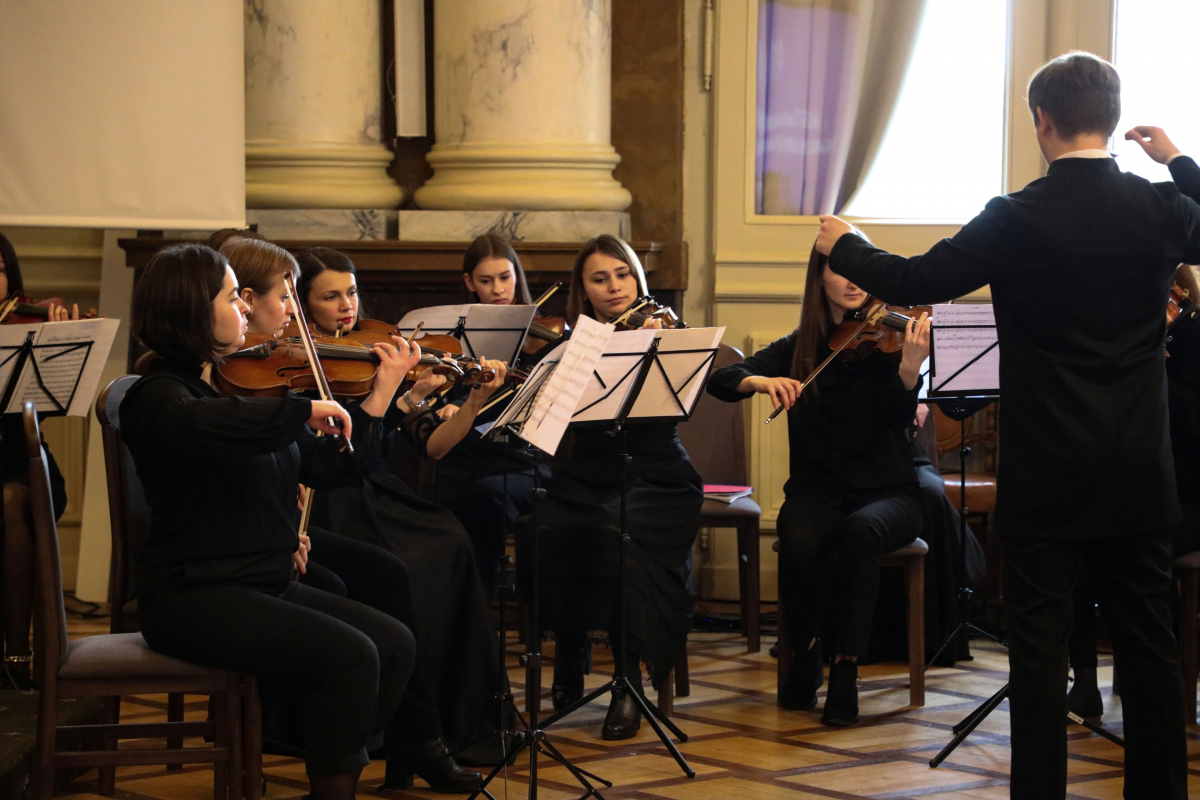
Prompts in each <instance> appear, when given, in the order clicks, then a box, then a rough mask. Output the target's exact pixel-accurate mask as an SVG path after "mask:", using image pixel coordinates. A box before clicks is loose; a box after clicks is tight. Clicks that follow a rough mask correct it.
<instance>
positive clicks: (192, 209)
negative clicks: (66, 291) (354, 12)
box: [0, 0, 246, 230]
mask: <svg viewBox="0 0 1200 800" xmlns="http://www.w3.org/2000/svg"><path fill="white" fill-rule="evenodd" d="M242 13H243V12H242V0H170V2H163V0H103V2H98V1H97V0H0V224H2V225H35V226H37V225H43V226H67V227H93V228H141V229H165V228H185V229H187V228H190V229H201V230H206V229H207V230H211V229H214V228H224V227H233V226H237V227H241V226H242V225H244V224H245V218H246V188H245V183H246V168H245V122H244V119H245V107H244V103H245V100H244V96H245V95H244V84H243V48H242V39H243V33H242Z"/></svg>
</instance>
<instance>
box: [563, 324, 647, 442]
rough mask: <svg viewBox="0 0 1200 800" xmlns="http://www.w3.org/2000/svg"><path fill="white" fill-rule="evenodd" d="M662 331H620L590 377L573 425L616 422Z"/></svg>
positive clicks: (613, 336)
mask: <svg viewBox="0 0 1200 800" xmlns="http://www.w3.org/2000/svg"><path fill="white" fill-rule="evenodd" d="M658 333H659V331H657V330H654V329H653V328H640V329H638V330H635V331H617V332H616V333H614V334H613V335H612V337H611V338H610V339H609V340H608V345H607V346H606V347H605V348H604V357H603V358H601V359H600V363H599V364H597V365H596V369H595V371H594V372H593V373H592V374H591V375H589V376H588V385H587V388H586V389H585V390H584V392H583V397H582V398H580V401H579V406H578V408H577V409H576V410H575V416H574V418H573V419H572V421H573V422H596V421H600V420H608V419H615V418H616V416H617V414H619V413H620V411H621V408H622V407H623V406H624V405H625V398H626V397H628V396H629V392H630V391H631V390H632V389H633V384H634V382H635V380H636V378H637V371H638V367H639V366H640V365H641V363H642V360H643V357H644V356H645V355H646V351H647V350H649V349H650V344H651V343H652V342H653V341H654V339H655V337H656V335H657V334H658Z"/></svg>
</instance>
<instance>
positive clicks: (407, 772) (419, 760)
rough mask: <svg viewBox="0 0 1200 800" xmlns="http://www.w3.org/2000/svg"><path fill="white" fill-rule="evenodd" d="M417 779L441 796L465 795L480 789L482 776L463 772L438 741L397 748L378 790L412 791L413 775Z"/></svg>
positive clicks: (441, 742) (443, 744) (388, 760)
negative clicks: (417, 777)
mask: <svg viewBox="0 0 1200 800" xmlns="http://www.w3.org/2000/svg"><path fill="white" fill-rule="evenodd" d="M414 775H417V776H420V777H421V778H422V779H423V780H424V781H425V782H426V783H428V784H429V788H430V789H432V790H433V791H435V792H440V793H441V794H468V793H470V792H473V791H475V790H476V789H478V788H479V784H481V783H483V776H482V775H480V774H479V773H478V772H472V771H471V770H467V769H463V768H462V767H460V766H459V765H458V763H457V762H456V761H455V760H454V756H452V755H450V751H449V750H447V749H446V744H445V742H443V741H442V740H441V739H430V740H429V741H427V742H419V743H417V744H404V745H399V746H398V747H396V748H394V749H393V752H392V755H390V756H388V759H387V770H386V772H385V773H384V779H383V786H381V787H380V788H381V789H390V790H393V791H402V790H405V789H411V788H412V786H413V776H414Z"/></svg>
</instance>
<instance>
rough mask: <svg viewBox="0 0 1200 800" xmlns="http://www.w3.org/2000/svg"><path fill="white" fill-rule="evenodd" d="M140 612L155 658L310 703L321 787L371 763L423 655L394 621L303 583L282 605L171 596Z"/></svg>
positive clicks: (225, 595) (147, 602)
mask: <svg viewBox="0 0 1200 800" xmlns="http://www.w3.org/2000/svg"><path fill="white" fill-rule="evenodd" d="M138 611H139V619H140V622H141V626H142V634H143V635H144V636H145V637H146V642H147V643H148V644H149V645H150V647H151V648H153V649H154V650H157V651H158V652H160V653H164V654H166V655H169V656H174V657H175V658H180V659H183V660H185V661H191V662H193V663H196V664H203V665H206V666H211V667H219V668H222V669H229V670H236V671H238V672H241V673H244V674H246V675H253V676H254V677H256V678H258V679H259V680H260V681H261V682H262V683H263V690H264V693H267V692H268V691H271V690H274V689H279V690H281V691H283V692H286V693H287V694H288V695H291V696H295V697H300V698H303V699H302V702H303V706H304V707H303V709H302V713H301V714H300V715H299V716H300V718H301V719H302V721H303V722H302V726H303V736H302V738H303V740H304V751H305V761H306V767H307V771H308V774H309V775H313V776H318V777H320V776H326V775H338V774H342V773H346V772H356V771H358V770H360V769H362V768H363V767H365V766H366V765H367V764H368V763H369V759H368V757H367V749H368V747H371V748H374V747H377V746H379V744H381V738H382V733H383V731H384V729H385V728H386V726H387V725H388V723H389V722H390V721H391V719H392V717H393V715H394V714H395V711H396V707H397V705H398V704H399V702H400V697H401V695H402V694H403V693H404V687H405V684H406V683H407V682H408V676H409V674H410V673H411V672H412V667H413V660H414V657H415V652H416V646H415V643H414V641H413V637H412V634H411V633H410V632H409V630H408V629H407V628H406V627H405V626H404V625H402V624H401V623H399V622H397V621H396V620H395V619H392V618H391V617H389V616H388V615H387V614H384V613H382V612H379V611H376V610H375V609H372V608H368V607H367V606H365V605H362V604H361V603H356V602H354V601H353V600H349V599H347V598H344V597H338V596H337V595H333V594H329V593H327V592H322V591H319V590H317V589H313V588H311V587H308V586H304V585H302V584H299V583H289V584H288V585H287V587H286V588H285V589H283V590H282V592H281V593H279V594H278V595H272V594H268V593H266V592H262V591H259V590H256V589H252V588H249V587H247V586H242V585H237V584H213V585H205V586H195V587H188V588H179V589H165V590H160V591H155V592H153V593H152V594H146V595H143V596H142V597H140V598H139V602H138Z"/></svg>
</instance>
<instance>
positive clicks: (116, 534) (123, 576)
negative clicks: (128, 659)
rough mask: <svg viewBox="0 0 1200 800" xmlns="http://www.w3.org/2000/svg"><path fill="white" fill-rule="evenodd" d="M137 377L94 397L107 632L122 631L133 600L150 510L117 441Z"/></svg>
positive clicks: (125, 452) (126, 450) (129, 377)
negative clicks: (107, 539) (100, 450)
mask: <svg viewBox="0 0 1200 800" xmlns="http://www.w3.org/2000/svg"><path fill="white" fill-rule="evenodd" d="M137 380H138V376H137V375H124V376H122V377H120V378H117V379H116V380H115V381H113V382H112V383H110V384H109V385H108V386H106V387H104V391H102V392H100V396H99V397H97V398H96V418H97V419H98V420H99V421H100V438H101V440H102V441H103V442H104V472H105V475H106V477H107V479H108V519H109V526H110V527H111V529H112V559H111V561H110V562H109V568H108V569H109V572H108V600H109V603H110V604H111V606H112V617H111V622H112V626H111V630H112V632H113V633H122V632H124V631H125V619H124V616H123V614H122V610H123V608H124V606H125V604H126V603H128V602H129V601H130V600H131V599H133V597H134V594H135V587H136V586H137V580H136V578H137V574H136V569H135V566H136V559H135V556H136V554H137V549H138V545H139V544H140V543H141V542H142V540H143V539H144V538H145V536H146V534H147V532H148V531H149V530H150V507H149V505H147V503H146V495H145V492H144V491H143V490H142V482H141V480H140V479H138V476H137V470H136V468H135V467H134V464H133V457H132V456H131V455H130V453H129V448H127V447H126V446H125V443H124V442H123V441H121V401H122V400H124V399H125V393H126V392H127V391H129V387H131V386H133V384H134V383H136V382H137Z"/></svg>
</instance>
